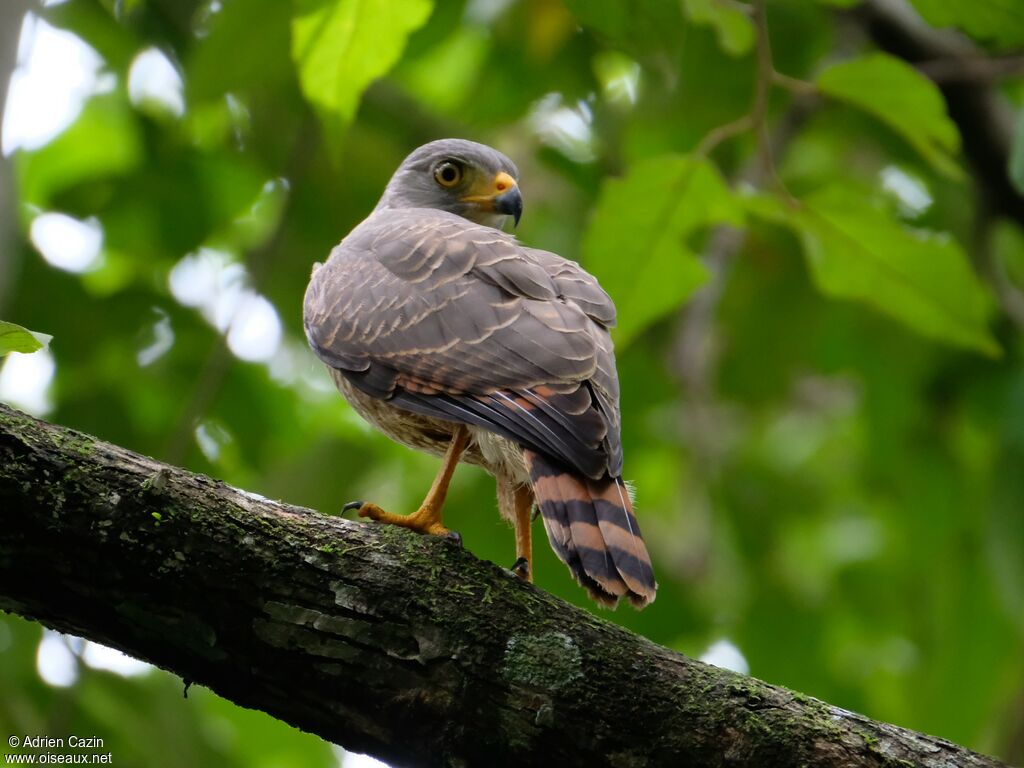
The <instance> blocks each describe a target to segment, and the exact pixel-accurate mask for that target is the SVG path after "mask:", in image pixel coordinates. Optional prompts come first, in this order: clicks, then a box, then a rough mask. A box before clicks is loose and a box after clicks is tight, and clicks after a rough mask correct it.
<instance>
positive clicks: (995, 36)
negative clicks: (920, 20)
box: [911, 0, 1024, 47]
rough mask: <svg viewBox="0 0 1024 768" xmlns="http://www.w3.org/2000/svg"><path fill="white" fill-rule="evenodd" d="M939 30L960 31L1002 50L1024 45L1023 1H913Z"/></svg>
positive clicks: (920, 11) (927, 19)
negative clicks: (1003, 47)
mask: <svg viewBox="0 0 1024 768" xmlns="http://www.w3.org/2000/svg"><path fill="white" fill-rule="evenodd" d="M911 2H912V3H913V5H914V7H915V8H916V9H917V12H918V13H920V14H921V15H922V16H923V17H924V18H925V20H926V21H927V22H928V23H929V24H931V25H932V26H935V27H958V28H960V29H962V30H963V31H964V32H966V33H967V34H969V35H970V36H971V37H975V38H977V39H979V40H990V41H992V42H994V43H996V44H997V45H999V46H1001V47H1002V46H1005V47H1010V46H1015V45H1021V44H1024V5H1021V3H1020V2H1019V0H911Z"/></svg>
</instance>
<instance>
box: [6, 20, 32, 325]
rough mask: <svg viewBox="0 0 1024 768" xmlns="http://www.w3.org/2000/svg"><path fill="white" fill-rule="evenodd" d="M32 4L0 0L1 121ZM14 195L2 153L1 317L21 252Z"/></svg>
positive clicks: (10, 172) (10, 171)
mask: <svg viewBox="0 0 1024 768" xmlns="http://www.w3.org/2000/svg"><path fill="white" fill-rule="evenodd" d="M32 7H35V3H33V2H31V1H30V0H3V2H0V125H2V123H3V114H4V111H5V107H6V104H7V88H8V86H9V85H10V82H11V73H12V72H13V71H14V67H15V64H17V61H18V38H19V37H20V36H21V22H22V19H24V18H25V13H26V12H27V11H28V10H29V8H32ZM14 199H15V198H14V173H13V164H12V163H11V158H9V157H3V156H0V319H4V308H5V307H6V306H7V301H8V299H9V296H10V292H11V290H13V288H14V272H15V267H16V262H17V259H18V253H19V249H18V248H17V247H16V245H15V242H16V238H15V233H16V232H17V231H18V227H17V220H18V219H17V211H15V209H14Z"/></svg>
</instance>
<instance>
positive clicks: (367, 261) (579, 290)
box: [322, 208, 615, 328]
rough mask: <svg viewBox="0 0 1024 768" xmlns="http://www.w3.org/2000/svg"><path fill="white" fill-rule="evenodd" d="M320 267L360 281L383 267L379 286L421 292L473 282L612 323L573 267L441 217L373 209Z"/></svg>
mask: <svg viewBox="0 0 1024 768" xmlns="http://www.w3.org/2000/svg"><path fill="white" fill-rule="evenodd" d="M327 266H328V267H329V268H330V270H329V271H330V272H331V273H335V274H339V273H340V274H347V273H352V277H356V275H355V274H354V273H359V275H358V278H359V280H360V281H362V280H365V279H367V278H369V277H370V274H371V273H373V272H374V270H375V268H376V267H377V266H379V267H383V268H384V269H385V270H386V271H387V273H388V274H387V275H382V276H381V278H380V279H389V278H390V277H392V276H393V277H394V278H396V279H397V280H399V281H402V282H404V283H406V284H411V285H413V286H416V287H417V288H419V289H421V290H423V291H432V290H437V289H439V288H441V287H444V286H451V287H453V288H454V287H455V286H453V285H452V284H453V283H456V282H459V281H462V282H461V287H462V288H465V287H466V282H467V281H474V280H479V281H481V282H483V283H486V284H488V285H490V286H494V287H497V288H499V289H500V290H501V291H502V292H503V293H505V294H507V295H509V296H511V297H518V298H525V299H533V300H538V301H559V302H563V303H567V304H571V305H573V306H574V307H577V308H578V309H580V310H582V311H583V312H584V313H585V314H586V315H587V316H588V317H589V318H590V319H591V320H592V321H594V322H596V323H598V324H599V325H601V326H604V327H605V328H610V327H612V326H613V325H614V324H615V304H614V303H613V302H612V299H611V297H610V296H609V295H608V293H607V292H606V291H605V290H604V289H603V288H602V287H601V285H600V284H599V283H598V281H597V279H596V278H595V277H594V276H593V275H591V274H590V273H589V272H587V271H586V270H585V269H584V268H583V267H581V266H580V265H579V264H578V263H577V262H575V261H572V260H570V259H566V258H564V257H562V256H559V255H558V254H556V253H552V252H550V251H545V250H540V249H537V248H530V247H528V246H525V245H523V244H522V243H520V242H519V241H518V240H517V239H516V238H515V237H514V236H513V235H511V234H509V233H507V232H503V231H501V230H499V229H495V228H493V227H488V226H486V225H483V224H477V223H474V222H472V221H469V220H468V219H465V218H463V217H461V216H458V215H456V214H453V213H449V212H447V211H440V210H436V209H431V208H403V209H390V208H385V209H379V210H376V211H374V212H373V213H372V214H371V215H370V216H368V217H367V218H366V219H365V220H363V222H362V223H360V224H359V225H358V226H357V227H356V228H355V229H353V230H352V232H351V233H350V234H349V235H348V236H347V237H346V238H345V239H344V240H342V242H341V243H339V244H338V246H336V247H335V249H334V250H333V251H332V253H331V256H330V258H329V260H328V262H327ZM326 276H327V275H326V273H325V274H324V275H323V276H322V277H323V278H326ZM339 282H343V283H344V282H348V281H339ZM336 284H337V283H336Z"/></svg>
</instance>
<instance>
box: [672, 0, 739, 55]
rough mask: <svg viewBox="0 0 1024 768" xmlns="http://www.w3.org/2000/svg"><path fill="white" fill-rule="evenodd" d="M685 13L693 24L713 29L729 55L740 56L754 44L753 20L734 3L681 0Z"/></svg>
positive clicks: (719, 42)
mask: <svg viewBox="0 0 1024 768" xmlns="http://www.w3.org/2000/svg"><path fill="white" fill-rule="evenodd" d="M683 8H684V9H685V10H686V15H687V17H689V19H690V21H692V22H693V23H694V24H705V25H707V26H710V27H712V28H713V29H714V30H715V34H716V35H718V44H719V45H720V46H721V47H722V50H723V51H725V52H726V53H728V54H729V55H730V56H741V55H743V54H744V53H746V52H747V51H749V50H750V49H751V48H752V47H753V45H754V22H753V21H752V20H751V18H750V15H749V13H744V12H743V11H742V10H741V8H742V6H739V5H738V4H735V3H725V2H722V0H683Z"/></svg>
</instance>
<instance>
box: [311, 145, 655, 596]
mask: <svg viewBox="0 0 1024 768" xmlns="http://www.w3.org/2000/svg"><path fill="white" fill-rule="evenodd" d="M517 177H518V171H517V170H516V166H515V165H514V164H513V163H512V161H511V160H509V159H508V158H507V157H505V155H503V154H501V153H500V152H498V151H497V150H495V149H492V148H490V147H488V146H485V145H483V144H477V143H475V142H471V141H463V140H459V139H445V140H442V141H434V142H431V143H429V144H426V145H424V146H422V147H420V148H419V149H417V150H415V151H414V152H413V153H412V154H410V155H409V156H408V157H407V158H406V159H405V160H404V161H403V162H402V164H401V166H399V168H398V170H397V171H396V172H395V174H394V176H392V177H391V180H390V182H388V185H387V188H386V189H385V190H384V194H383V196H382V197H381V199H380V202H378V203H377V206H376V208H374V209H373V211H372V212H371V213H370V215H369V216H368V217H367V218H366V219H365V220H364V221H363V222H362V223H360V224H359V225H358V226H357V227H356V228H355V229H353V230H352V231H351V232H350V233H349V234H348V236H347V237H346V238H345V239H344V240H342V241H341V243H340V244H339V245H337V246H336V247H335V248H334V250H333V251H331V254H330V257H329V258H328V260H327V262H326V263H325V264H323V265H322V266H319V267H318V268H315V269H314V271H313V275H312V278H311V280H310V283H309V287H308V288H307V290H306V296H305V301H304V308H303V310H304V311H303V315H304V325H305V329H306V336H307V338H308V340H309V344H310V346H311V347H312V349H313V351H314V352H315V353H316V355H317V356H318V357H319V358H320V359H321V360H322V361H323V362H324V363H325V364H326V365H327V368H328V370H329V372H330V374H331V377H332V378H333V380H334V382H335V383H336V384H337V386H338V389H339V390H340V391H341V394H342V395H344V397H345V398H346V399H347V400H348V401H349V403H351V405H352V407H353V408H354V409H355V410H356V411H357V412H358V413H359V414H360V416H362V417H363V418H364V419H365V420H366V421H368V422H369V423H370V424H371V425H373V426H374V427H376V428H377V429H379V430H380V431H382V432H383V433H384V434H386V435H387V436H388V437H390V438H391V439H393V440H396V441H397V442H399V443H402V444H404V445H406V446H409V447H411V448H415V449H418V450H422V451H426V452H428V453H431V454H434V455H437V456H441V457H443V462H442V466H441V469H440V472H439V473H438V475H437V477H436V479H435V480H434V483H433V485H432V487H431V488H430V491H429V492H428V493H427V495H426V498H425V499H424V501H423V504H422V505H421V506H420V508H419V509H418V510H417V511H415V512H413V513H412V514H409V515H399V514H392V513H390V512H385V511H384V510H383V509H381V508H380V507H378V506H377V505H375V504H372V503H363V502H353V503H352V504H350V505H347V506H346V509H350V508H358V510H359V515H360V516H362V517H367V518H371V519H373V520H377V521H379V522H382V523H391V524H395V525H400V526H404V527H406V528H411V529H413V530H416V531H419V532H421V533H430V534H440V535H443V534H447V533H448V529H447V528H445V527H444V525H443V522H442V516H441V509H442V506H443V504H444V499H445V494H446V492H447V490H448V485H449V482H450V481H451V478H452V474H453V473H454V471H455V467H456V465H457V464H458V463H459V461H464V462H468V463H471V464H477V465H479V466H481V467H483V468H484V469H485V470H487V471H488V472H489V473H491V474H492V475H493V476H494V478H495V480H496V483H497V495H498V508H499V510H500V512H501V515H502V516H503V517H504V518H505V519H506V520H509V521H510V522H511V523H512V525H513V526H514V528H515V539H516V556H517V560H516V563H515V565H514V566H513V570H514V571H515V572H516V573H517V574H518V575H520V576H521V577H522V578H524V579H527V580H530V581H532V578H533V567H532V544H531V536H530V523H531V521H532V519H533V508H534V505H536V507H537V508H539V510H540V516H541V517H542V518H543V521H544V527H545V529H546V530H547V534H548V540H549V541H550V542H551V546H552V548H553V549H554V551H555V552H556V553H557V554H558V556H559V558H561V559H562V561H563V562H565V564H566V565H567V566H568V567H569V570H570V571H571V572H572V575H573V576H574V577H575V579H576V580H577V581H578V582H579V583H580V584H581V585H582V586H583V587H584V588H586V590H587V591H588V592H589V593H590V595H591V597H593V598H594V599H595V600H597V601H599V602H600V603H603V604H605V605H615V604H616V603H618V601H619V599H620V598H623V597H624V598H627V599H628V600H630V601H631V602H632V603H633V604H634V605H636V606H639V607H642V606H644V605H646V604H648V603H649V602H651V601H652V600H653V599H654V595H655V590H656V584H655V581H654V574H653V571H652V570H651V561H650V557H649V555H648V554H647V548H646V546H645V545H644V541H643V538H642V537H641V535H640V528H639V526H638V525H637V521H636V517H635V516H634V514H633V506H632V502H631V500H630V495H629V493H628V491H627V489H626V486H625V484H624V483H623V481H622V442H621V439H620V435H619V424H620V417H619V381H618V375H617V373H616V370H615V354H614V351H613V349H612V340H611V336H610V335H609V328H611V327H612V326H613V325H614V323H615V306H614V305H613V304H612V301H611V299H610V298H609V297H608V294H607V293H605V292H604V290H603V289H602V288H601V286H600V285H598V283H597V280H595V279H594V278H593V277H592V276H591V275H589V274H588V273H587V272H585V271H584V270H583V269H582V268H581V267H580V266H579V265H578V264H576V263H575V262H572V261H568V260H567V259H564V258H562V257H560V256H557V255H556V254H554V253H549V252H548V251H541V250H537V249H534V248H528V247H526V246H524V245H521V244H520V243H519V242H518V241H517V240H516V239H515V238H514V237H512V236H511V235H509V234H507V233H505V232H503V231H501V227H502V226H503V225H504V224H505V222H506V220H507V218H508V217H509V216H511V217H513V218H514V219H515V221H516V223H518V221H519V217H520V215H521V213H522V208H523V201H522V196H521V194H520V191H519V186H518V183H517Z"/></svg>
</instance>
